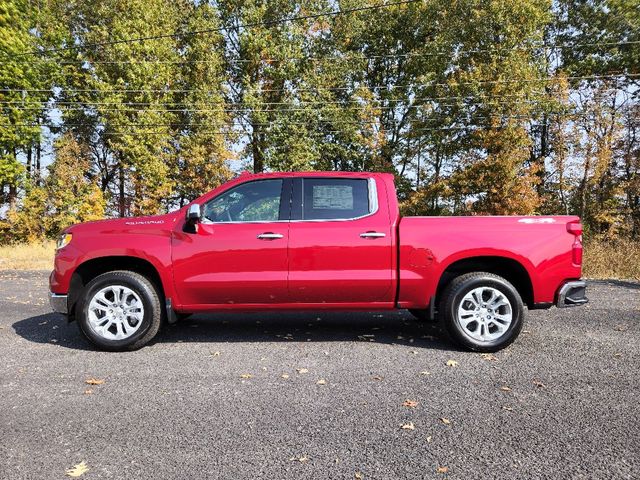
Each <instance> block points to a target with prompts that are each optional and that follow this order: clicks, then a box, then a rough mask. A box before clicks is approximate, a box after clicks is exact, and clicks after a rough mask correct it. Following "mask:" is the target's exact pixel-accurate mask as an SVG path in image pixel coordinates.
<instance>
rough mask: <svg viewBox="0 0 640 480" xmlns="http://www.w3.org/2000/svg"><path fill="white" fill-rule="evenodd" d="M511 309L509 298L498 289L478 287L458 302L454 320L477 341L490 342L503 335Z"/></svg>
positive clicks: (506, 328)
mask: <svg viewBox="0 0 640 480" xmlns="http://www.w3.org/2000/svg"><path fill="white" fill-rule="evenodd" d="M512 319H513V311H512V309H511V303H510V302H509V299H508V298H507V297H506V296H505V294H504V293H502V292H501V291H500V290H498V289H495V288H492V287H478V288H474V289H473V290H471V291H470V292H469V293H467V294H466V295H465V296H464V297H463V298H462V301H461V302H460V306H459V307H458V314H457V315H456V322H457V323H458V325H460V328H461V329H462V331H463V332H464V333H465V334H466V335H467V336H469V337H470V338H472V339H473V340H475V341H477V342H491V341H494V340H496V339H498V338H500V337H501V336H502V335H504V334H505V333H506V332H507V330H508V329H509V325H511V321H512Z"/></svg>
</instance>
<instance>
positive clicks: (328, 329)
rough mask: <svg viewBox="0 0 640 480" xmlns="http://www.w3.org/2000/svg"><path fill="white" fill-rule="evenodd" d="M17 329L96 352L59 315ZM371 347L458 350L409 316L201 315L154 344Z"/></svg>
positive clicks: (173, 327)
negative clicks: (346, 344) (348, 344)
mask: <svg viewBox="0 0 640 480" xmlns="http://www.w3.org/2000/svg"><path fill="white" fill-rule="evenodd" d="M12 326H13V329H14V331H15V332H16V334H18V335H19V336H21V337H22V338H24V339H26V340H28V341H30V342H35V343H42V344H45V343H46V344H55V345H59V346H61V347H65V348H70V349H75V350H96V348H95V347H93V346H92V345H91V344H90V343H89V342H88V341H87V340H86V339H85V338H84V337H83V336H82V334H81V333H80V331H79V329H78V326H77V325H76V324H75V322H72V323H69V322H67V320H66V319H65V318H64V317H63V316H62V315H58V314H56V313H47V314H43V315H37V316H33V317H30V318H26V319H24V320H20V321H17V322H15V323H14V324H13V325H12ZM349 341H353V342H367V343H374V344H375V343H382V344H398V345H406V346H411V347H415V348H428V349H437V350H457V347H456V346H455V345H454V344H453V343H452V342H450V341H449V340H448V339H447V338H446V336H445V334H444V332H443V331H442V330H441V329H440V327H439V325H437V324H434V323H430V322H420V321H418V320H415V319H414V318H413V317H412V316H411V315H410V314H409V313H408V312H405V311H393V312H268V313H220V314H206V315H205V314H198V315H193V316H192V317H189V318H187V319H185V320H182V321H179V322H178V323H176V324H175V325H168V326H165V327H164V328H163V329H162V330H161V331H160V332H159V333H158V335H157V336H156V338H155V339H154V340H153V341H152V342H151V345H154V344H163V343H167V344H170V343H189V342H194V343H196V342H197V343H218V342H220V343H226V342H295V343H300V342H349Z"/></svg>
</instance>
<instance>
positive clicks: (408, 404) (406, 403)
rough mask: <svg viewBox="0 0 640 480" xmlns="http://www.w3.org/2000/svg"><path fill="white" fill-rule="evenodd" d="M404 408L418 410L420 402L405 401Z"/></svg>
mask: <svg viewBox="0 0 640 480" xmlns="http://www.w3.org/2000/svg"><path fill="white" fill-rule="evenodd" d="M402 406H403V407H408V408H416V407H417V406H418V402H416V401H415V400H405V401H404V402H403V403H402Z"/></svg>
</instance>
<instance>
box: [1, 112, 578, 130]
mask: <svg viewBox="0 0 640 480" xmlns="http://www.w3.org/2000/svg"><path fill="white" fill-rule="evenodd" d="M547 113H548V114H550V115H553V114H567V113H568V112H553V111H552V112H547ZM569 114H570V115H571V116H573V117H574V118H583V117H588V116H590V115H589V114H586V113H585V114H581V113H569ZM496 119H497V120H532V121H535V119H532V118H531V116H530V115H500V114H496V115H493V116H488V117H486V116H485V117H482V116H480V117H476V116H473V114H471V115H469V118H468V119H466V120H468V121H470V122H477V121H489V120H496ZM438 120H439V119H435V118H427V119H424V120H419V122H420V123H425V122H435V121H438ZM380 123H381V122H380V120H378V119H376V120H358V121H354V120H333V119H327V118H318V119H311V120H309V121H287V122H286V125H307V126H315V125H317V124H332V125H351V126H367V125H380ZM251 125H252V126H255V127H273V126H274V125H277V122H266V123H265V122H259V123H252V124H251ZM87 126H89V125H88V124H86V123H63V124H60V125H51V124H46V123H42V124H30V123H13V124H0V128H7V127H13V128H17V127H22V128H38V127H39V128H48V129H61V128H68V127H87ZM98 126H99V127H103V126H104V125H98ZM117 126H118V128H121V127H125V128H129V127H145V128H146V127H174V128H183V129H188V128H193V127H210V126H211V124H210V123H185V124H183V123H181V122H173V123H129V124H121V125H117ZM229 126H231V127H242V126H243V125H242V124H241V123H233V122H232V123H231V124H230V125H229ZM107 132H108V130H107Z"/></svg>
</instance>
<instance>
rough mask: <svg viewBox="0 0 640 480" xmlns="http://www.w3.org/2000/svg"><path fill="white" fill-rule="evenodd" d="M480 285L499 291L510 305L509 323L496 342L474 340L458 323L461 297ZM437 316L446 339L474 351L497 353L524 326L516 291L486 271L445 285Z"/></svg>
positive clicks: (466, 275)
mask: <svg viewBox="0 0 640 480" xmlns="http://www.w3.org/2000/svg"><path fill="white" fill-rule="evenodd" d="M482 286H485V287H490V288H494V289H496V290H498V291H499V292H500V293H502V294H503V295H504V296H505V297H506V298H507V300H508V301H509V303H510V306H511V315H512V319H511V324H510V325H509V327H508V328H507V331H506V332H505V333H504V334H502V335H501V336H500V337H498V338H497V339H495V340H486V341H480V340H477V339H474V338H472V337H471V336H470V335H469V334H468V333H467V332H466V331H465V329H464V328H463V327H462V326H461V325H460V324H459V323H458V321H457V312H458V307H459V306H460V304H461V302H462V300H463V298H464V296H465V295H466V294H467V293H469V292H471V291H472V290H473V289H475V288H478V287H482ZM439 317H440V318H441V321H442V323H443V324H444V327H445V329H446V331H447V333H448V334H449V336H450V337H451V338H452V339H453V340H454V341H455V342H456V343H458V344H459V345H461V346H462V347H464V348H466V349H469V350H472V351H475V352H497V351H498V350H501V349H503V348H505V347H507V346H508V345H510V344H511V343H512V342H513V341H514V340H515V339H516V338H517V337H518V335H519V334H520V331H521V330H522V327H523V325H524V305H523V303H522V298H521V297H520V294H519V293H518V291H517V290H516V289H515V288H514V286H513V285H511V283H509V282H508V281H507V280H505V279H504V278H502V277H500V276H498V275H494V274H492V273H487V272H473V273H467V274H465V275H461V276H459V277H456V278H455V279H453V280H452V281H451V283H449V285H447V287H446V288H445V290H444V292H443V294H442V297H441V302H440V315H439ZM494 321H495V320H494ZM485 328H486V327H485ZM489 328H495V327H491V326H490V327H489Z"/></svg>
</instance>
